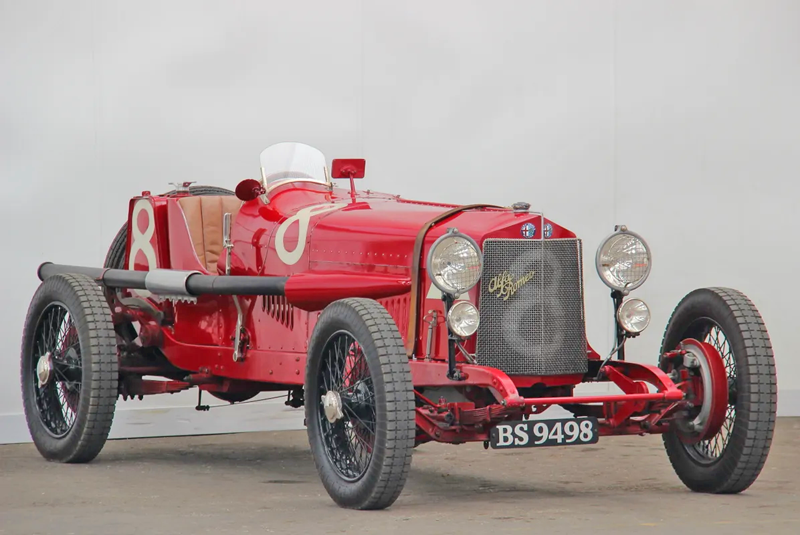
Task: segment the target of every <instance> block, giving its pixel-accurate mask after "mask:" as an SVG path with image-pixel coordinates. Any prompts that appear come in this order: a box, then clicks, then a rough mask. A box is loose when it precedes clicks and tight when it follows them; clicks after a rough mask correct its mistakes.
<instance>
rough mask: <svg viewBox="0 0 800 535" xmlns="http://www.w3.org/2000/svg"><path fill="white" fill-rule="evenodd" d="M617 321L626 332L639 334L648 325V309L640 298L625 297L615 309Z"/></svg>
mask: <svg viewBox="0 0 800 535" xmlns="http://www.w3.org/2000/svg"><path fill="white" fill-rule="evenodd" d="M617 321H618V322H619V324H620V326H621V327H622V328H623V329H625V330H626V331H627V332H628V333H630V334H633V335H636V334H639V333H641V332H642V331H643V330H645V329H647V326H648V325H650V309H649V308H648V307H647V303H645V302H644V301H642V300H641V299H627V300H626V301H623V302H622V304H621V305H620V307H619V310H617Z"/></svg>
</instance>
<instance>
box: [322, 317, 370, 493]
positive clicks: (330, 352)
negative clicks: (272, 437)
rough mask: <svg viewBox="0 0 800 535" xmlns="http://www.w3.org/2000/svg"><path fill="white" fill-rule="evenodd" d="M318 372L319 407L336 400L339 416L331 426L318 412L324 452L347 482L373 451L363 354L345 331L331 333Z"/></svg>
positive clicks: (358, 475)
mask: <svg viewBox="0 0 800 535" xmlns="http://www.w3.org/2000/svg"><path fill="white" fill-rule="evenodd" d="M322 351H323V355H322V359H323V360H322V365H321V366H320V369H319V383H318V384H319V391H318V395H317V396H316V397H317V399H319V400H320V403H321V404H323V405H324V404H325V400H326V399H331V398H333V395H335V396H336V398H338V400H339V403H340V405H341V415H340V416H339V417H338V419H336V420H335V421H333V422H331V421H330V420H331V419H330V418H329V417H328V416H326V411H324V410H323V411H319V413H318V419H319V425H320V427H321V428H322V436H323V440H324V443H325V451H326V453H327V454H328V458H329V459H330V460H331V462H332V463H333V466H334V467H335V468H336V471H337V472H338V473H339V475H340V476H341V477H342V478H343V479H345V480H347V481H356V480H358V479H359V478H361V477H362V476H363V475H364V473H365V472H366V471H367V468H368V467H369V463H370V461H371V460H372V452H373V450H374V448H375V389H374V386H373V384H372V377H371V376H370V373H369V366H368V365H367V360H366V358H365V357H364V351H363V349H362V348H361V345H360V344H359V343H358V341H357V340H356V339H355V337H354V336H353V335H352V334H351V333H349V332H346V331H339V332H337V333H335V334H334V335H333V336H332V337H331V338H330V339H329V340H328V342H327V343H326V344H325V347H324V349H323V350H322Z"/></svg>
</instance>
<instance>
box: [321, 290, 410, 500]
mask: <svg viewBox="0 0 800 535" xmlns="http://www.w3.org/2000/svg"><path fill="white" fill-rule="evenodd" d="M305 398H306V403H305V407H306V423H307V425H308V438H309V444H310V446H311V452H312V455H313V457H314V462H315V464H316V466H317V470H318V471H319V474H320V478H321V479H322V484H323V485H324V486H325V489H326V490H327V491H328V494H330V496H331V498H333V500H334V501H335V502H336V503H338V504H339V505H341V506H342V507H348V508H353V509H383V508H386V507H388V506H390V505H391V504H392V503H394V501H395V500H396V499H397V497H398V496H399V495H400V492H401V491H402V489H403V486H404V485H405V481H406V478H407V477H408V471H409V469H410V465H411V452H412V449H413V447H414V427H415V426H414V394H413V388H412V383H411V371H410V368H409V366H408V357H406V354H405V350H404V348H403V342H402V339H401V338H400V333H399V332H398V330H397V326H396V325H395V323H394V320H392V317H391V316H390V315H389V313H388V312H387V311H386V309H385V308H383V307H382V306H381V305H380V304H379V303H377V302H376V301H373V300H371V299H344V300H341V301H337V302H335V303H333V304H331V305H330V306H328V307H327V308H326V309H325V310H324V311H323V313H322V315H321V316H320V318H319V321H318V322H317V325H316V327H315V329H314V334H313V336H312V338H311V343H310V344H309V357H308V365H307V367H306V378H305Z"/></svg>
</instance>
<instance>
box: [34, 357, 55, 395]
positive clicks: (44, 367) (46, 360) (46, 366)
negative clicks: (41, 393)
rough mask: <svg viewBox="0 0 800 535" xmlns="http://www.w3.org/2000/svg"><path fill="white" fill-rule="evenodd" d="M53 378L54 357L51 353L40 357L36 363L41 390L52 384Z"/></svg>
mask: <svg viewBox="0 0 800 535" xmlns="http://www.w3.org/2000/svg"><path fill="white" fill-rule="evenodd" d="M52 376H53V355H52V353H50V352H49V351H48V352H47V353H45V354H44V355H42V356H41V357H39V361H38V362H37V363H36V378H37V379H38V381H39V388H42V387H43V386H45V385H46V384H47V383H49V382H50V378H51V377H52Z"/></svg>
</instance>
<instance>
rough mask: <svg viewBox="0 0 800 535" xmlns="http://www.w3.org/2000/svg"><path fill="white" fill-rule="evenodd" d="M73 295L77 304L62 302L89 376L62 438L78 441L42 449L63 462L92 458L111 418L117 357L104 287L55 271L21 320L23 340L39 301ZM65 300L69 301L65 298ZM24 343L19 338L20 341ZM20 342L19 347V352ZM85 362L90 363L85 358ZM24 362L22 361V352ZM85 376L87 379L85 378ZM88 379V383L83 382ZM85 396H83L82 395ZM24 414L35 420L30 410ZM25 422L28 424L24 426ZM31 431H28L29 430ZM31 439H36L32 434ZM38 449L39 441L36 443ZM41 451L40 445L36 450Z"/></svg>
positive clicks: (46, 455)
mask: <svg viewBox="0 0 800 535" xmlns="http://www.w3.org/2000/svg"><path fill="white" fill-rule="evenodd" d="M51 290H52V291H54V292H58V293H61V294H62V295H66V296H69V295H70V294H72V295H73V296H74V297H75V298H77V299H76V300H77V303H76V302H74V301H75V300H73V302H72V303H65V305H67V307H68V309H69V310H70V314H72V317H73V320H74V322H75V327H76V328H77V330H78V336H79V340H80V343H81V358H82V366H84V367H85V366H86V365H87V364H88V365H89V367H90V368H89V374H88V377H87V374H86V373H85V371H86V369H85V368H84V382H83V384H82V387H81V397H80V401H79V411H83V410H84V409H85V412H84V413H83V414H81V413H80V412H79V413H78V414H77V415H76V421H75V424H74V426H73V428H72V430H71V431H70V433H69V434H68V435H67V436H66V437H64V439H63V440H65V441H70V442H71V441H72V440H74V439H71V438H70V437H71V436H72V434H73V433H74V432H78V433H79V435H78V440H77V442H76V443H74V444H70V446H71V447H69V448H68V449H67V450H65V451H61V452H45V451H42V454H43V455H45V457H47V458H49V459H52V460H58V461H61V462H67V463H84V462H88V461H91V460H92V459H94V458H95V457H96V456H97V454H98V453H100V450H101V449H102V448H103V445H104V444H105V442H106V439H107V438H108V433H109V431H110V430H111V424H112V422H113V420H114V409H115V405H116V400H117V393H118V361H117V338H116V334H115V332H114V326H113V323H112V321H111V315H110V312H109V309H108V303H107V302H106V298H105V296H104V295H103V291H102V290H101V289H100V287H99V286H98V285H97V282H95V281H94V280H93V279H92V278H91V277H88V276H86V275H80V274H63V275H56V276H53V277H51V278H50V279H48V280H47V281H45V282H44V283H42V285H41V286H40V287H39V290H38V291H37V292H36V295H35V296H34V298H33V300H32V302H31V306H30V309H29V311H28V317H27V318H26V321H25V326H26V327H25V329H26V333H25V334H24V340H27V338H28V337H29V336H33V335H34V334H33V333H30V334H29V332H28V331H29V330H31V329H32V330H34V331H35V329H36V323H37V321H38V315H36V316H37V317H32V315H34V314H35V310H36V309H37V308H38V305H39V301H41V300H42V299H43V298H44V297H45V296H46V295H47V294H48V293H49V292H50V291H51ZM68 300H69V299H68ZM76 307H77V308H78V309H79V310H75V308H76ZM23 344H24V342H23ZM24 351H25V345H23V352H24ZM87 361H89V362H87ZM22 364H23V366H25V365H27V361H26V356H25V354H24V353H23V355H22ZM21 376H22V377H21V379H22V382H23V384H22V389H23V392H25V389H26V386H25V384H24V383H25V380H26V378H27V377H26V375H25V373H24V370H23V373H22V374H21ZM87 378H88V381H87V380H86V379H87ZM87 383H88V384H87ZM87 395H88V396H89V397H88V400H87V399H86V398H85V397H84V396H87ZM28 418H29V419H30V418H38V415H36V414H31V415H28ZM29 425H30V424H29ZM31 432H32V434H33V430H31ZM34 438H35V437H34ZM37 447H39V444H37ZM40 451H41V448H40Z"/></svg>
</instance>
